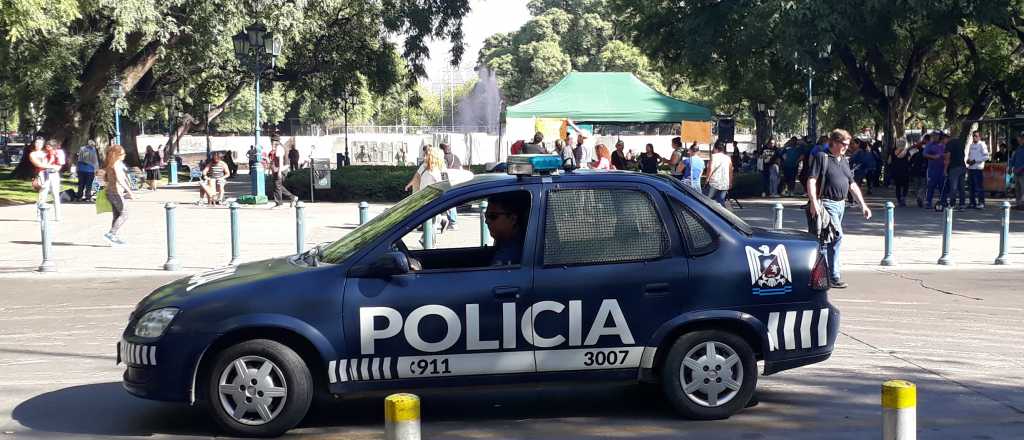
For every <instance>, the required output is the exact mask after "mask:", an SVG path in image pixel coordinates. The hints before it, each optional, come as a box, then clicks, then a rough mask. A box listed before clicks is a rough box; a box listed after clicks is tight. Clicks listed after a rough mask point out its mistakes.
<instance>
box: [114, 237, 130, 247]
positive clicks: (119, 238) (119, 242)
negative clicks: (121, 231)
mask: <svg viewBox="0 0 1024 440" xmlns="http://www.w3.org/2000/svg"><path fill="white" fill-rule="evenodd" d="M110 241H112V242H114V243H116V244H117V245H118V246H124V245H126V244H128V242H126V241H124V240H122V239H121V237H118V236H116V235H115V236H114V237H113V238H111V240H110Z"/></svg>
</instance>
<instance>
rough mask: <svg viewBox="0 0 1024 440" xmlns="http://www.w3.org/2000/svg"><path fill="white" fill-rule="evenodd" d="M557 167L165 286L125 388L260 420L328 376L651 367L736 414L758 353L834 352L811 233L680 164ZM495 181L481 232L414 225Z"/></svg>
mask: <svg viewBox="0 0 1024 440" xmlns="http://www.w3.org/2000/svg"><path fill="white" fill-rule="evenodd" d="M560 168H561V162H560V161H559V160H558V159H557V158H556V157H554V156H514V157H512V158H510V160H509V163H508V174H487V175H479V176H476V177H474V178H473V179H472V180H470V181H468V182H464V183H461V184H458V185H454V186H452V185H451V184H450V183H449V182H441V183H437V184H434V185H432V186H429V187H427V188H425V189H423V190H421V191H419V192H417V193H415V194H413V195H411V196H409V197H407V198H405V199H404V200H402V201H401V202H399V203H397V204H396V205H394V206H392V207H391V208H390V209H388V210H387V211H385V212H384V213H382V214H381V215H379V216H377V217H376V218H374V219H372V220H370V221H369V222H367V223H366V224H364V225H362V226H360V227H359V228H358V229H356V230H354V231H352V232H351V233H349V234H348V235H346V236H344V237H342V238H341V239H340V240H337V241H335V242H332V243H329V244H325V245H322V246H318V247H316V248H314V249H312V250H310V251H308V252H306V253H303V254H299V255H294V256H289V257H284V258H278V259H272V260H267V261H259V262H253V263H247V264H242V265H239V266H236V267H225V268H222V269H217V270H213V271H210V272H206V273H202V274H198V275H195V276H192V277H189V278H185V279H181V280H178V281H175V282H172V283H170V284H168V285H166V286H163V287H160V288H158V289H156V290H155V291H154V292H153V293H151V294H150V295H149V296H147V297H146V298H145V299H143V300H142V301H141V302H140V303H139V304H138V306H137V307H136V308H135V310H134V311H133V312H132V314H131V317H130V319H129V323H128V326H127V328H126V329H125V331H124V334H123V339H122V340H121V341H120V343H119V344H118V362H124V363H125V364H126V365H127V370H126V371H125V373H124V387H125V389H127V391H128V392H130V393H131V394H133V395H136V396H139V397H143V398H147V399H157V400H168V401H181V402H188V403H190V404H197V403H198V404H202V405H204V406H205V407H207V408H208V409H209V411H210V414H211V415H212V417H213V418H214V419H215V420H216V421H217V422H218V423H219V424H220V425H221V426H222V427H223V428H224V429H225V430H226V431H228V432H229V433H231V434H238V435H253V436H274V435H279V434H282V433H284V432H285V431H287V430H288V429H290V428H292V427H294V426H295V425H296V424H298V423H299V422H300V421H301V420H302V418H303V417H304V415H305V414H306V412H307V410H308V409H309V406H310V404H311V402H312V400H313V398H314V396H315V395H320V394H323V395H336V396H340V395H345V394H349V393H353V392H359V391H390V390H411V389H416V388H423V387H445V386H456V385H458V386H466V385H481V386H483V385H489V384H505V383H537V382H553V381H621V380H631V381H639V382H656V383H660V384H661V387H662V388H663V390H664V395H665V397H666V398H667V399H668V400H669V401H670V402H671V403H672V404H673V405H674V407H675V408H676V409H677V410H678V411H679V413H680V414H681V415H683V416H686V417H690V418H695V419H719V418H725V417H729V416H730V415H732V414H734V413H736V412H737V411H739V410H740V409H742V408H744V407H745V406H746V405H747V404H748V403H749V402H750V400H751V398H752V395H753V393H754V389H755V386H756V383H757V377H758V365H757V363H758V362H763V374H766V375H767V374H773V373H777V372H779V371H782V370H787V369H791V368H795V367H799V366H802V365H807V364H811V363H815V362H821V361H823V360H825V359H827V358H828V357H829V355H830V354H831V352H832V348H833V343H834V342H835V339H836V335H837V334H838V328H839V312H838V310H837V309H836V308H835V307H834V306H833V305H832V304H831V303H829V301H828V296H827V289H828V277H827V275H826V270H825V265H824V263H823V262H822V261H821V260H820V259H819V258H818V252H817V244H816V242H815V241H814V239H813V237H810V236H808V235H805V234H803V233H800V232H778V231H768V230H763V229H758V228H753V227H751V226H749V225H748V224H747V223H745V222H744V221H743V220H741V219H739V218H738V217H736V216H735V215H733V214H732V213H730V212H729V211H727V210H725V209H723V208H721V207H720V206H719V205H718V204H716V203H714V202H713V201H711V200H710V199H708V198H706V197H704V196H703V195H701V194H699V193H698V192H695V191H694V190H692V189H691V188H690V187H689V186H686V185H682V184H681V183H680V182H679V181H677V180H674V179H671V178H670V177H667V176H657V175H646V174H639V173H629V172H586V171H571V170H568V171H566V170H562V169H560ZM483 201H487V202H488V204H487V205H486V211H485V212H483V213H482V214H481V219H484V220H485V221H486V225H487V226H488V227H489V235H490V236H492V237H493V238H494V240H493V242H491V243H487V245H485V246H482V245H480V243H479V239H477V238H475V237H474V240H475V242H467V243H455V244H453V245H447V246H446V245H445V242H446V240H448V239H449V236H451V234H449V236H444V237H443V238H442V239H440V240H437V241H436V242H435V241H433V240H430V237H429V235H430V234H427V235H428V237H423V232H422V231H421V229H418V226H420V225H424V224H425V223H428V224H429V223H431V222H432V221H433V220H434V219H435V218H439V217H441V216H444V215H445V213H446V212H447V211H448V210H449V209H451V208H453V207H457V206H463V205H467V204H478V203H479V202H483ZM428 230H429V231H432V230H433V229H432V227H430V226H428ZM474 232H475V231H474ZM455 235H457V234H455ZM464 235H474V234H464ZM425 239H426V240H428V241H424V240H425ZM423 245H425V246H423ZM431 245H433V246H431Z"/></svg>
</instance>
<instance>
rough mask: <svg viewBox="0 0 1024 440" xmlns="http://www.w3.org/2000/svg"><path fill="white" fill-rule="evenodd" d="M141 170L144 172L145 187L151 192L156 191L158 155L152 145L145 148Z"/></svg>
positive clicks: (158, 178) (158, 172) (158, 176)
mask: <svg viewBox="0 0 1024 440" xmlns="http://www.w3.org/2000/svg"><path fill="white" fill-rule="evenodd" d="M142 168H143V169H145V170H146V185H148V186H149V189H150V190H151V191H156V185H157V182H159V181H160V153H159V152H157V151H156V150H154V149H153V146H152V145H147V146H146V157H145V158H144V159H143V160H142Z"/></svg>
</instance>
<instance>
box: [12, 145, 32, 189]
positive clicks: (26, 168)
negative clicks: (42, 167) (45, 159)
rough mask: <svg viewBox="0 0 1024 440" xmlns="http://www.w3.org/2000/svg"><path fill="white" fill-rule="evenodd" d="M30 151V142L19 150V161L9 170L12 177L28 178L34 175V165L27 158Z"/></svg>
mask: <svg viewBox="0 0 1024 440" xmlns="http://www.w3.org/2000/svg"><path fill="white" fill-rule="evenodd" d="M31 152H32V144H31V143H30V144H28V145H25V148H24V149H22V150H21V162H18V166H16V167H14V170H12V171H11V178H12V179H21V180H29V179H31V178H33V177H35V175H36V167H34V166H32V162H30V161H29V160H28V154H29V153H31Z"/></svg>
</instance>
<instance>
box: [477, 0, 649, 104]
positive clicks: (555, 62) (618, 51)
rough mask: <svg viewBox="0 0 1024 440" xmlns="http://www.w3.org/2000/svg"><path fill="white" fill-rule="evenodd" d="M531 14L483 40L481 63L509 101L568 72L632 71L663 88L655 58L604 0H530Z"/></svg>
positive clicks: (540, 88) (538, 89)
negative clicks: (629, 36)
mask: <svg viewBox="0 0 1024 440" xmlns="http://www.w3.org/2000/svg"><path fill="white" fill-rule="evenodd" d="M527 8H528V9H529V10H530V12H531V14H532V15H533V18H532V19H531V20H529V21H528V22H526V23H525V24H523V26H522V27H520V28H519V30H517V31H515V32H511V33H505V34H495V35H492V36H491V37H489V38H487V39H486V40H485V41H484V46H483V48H481V49H480V52H479V54H478V57H477V65H478V66H480V67H485V68H487V69H489V70H490V71H492V72H494V73H495V75H496V76H497V78H498V85H499V87H500V89H501V92H502V94H503V95H504V97H505V101H506V102H509V103H512V104H515V103H518V102H521V101H523V100H525V99H527V98H530V97H531V96H534V95H536V94H537V93H540V92H542V91H544V90H545V89H547V88H548V87H550V86H551V85H553V84H554V83H555V82H557V81H558V80H560V79H561V78H562V77H564V76H565V75H566V74H568V73H569V72H571V71H573V70H576V71H584V72H604V71H624V72H633V73H634V74H636V75H637V77H638V78H640V80H642V81H644V82H645V83H647V85H649V86H651V87H653V88H655V89H657V90H659V91H665V90H666V88H665V86H664V85H663V84H662V82H661V75H660V74H659V73H658V71H657V69H656V68H655V66H654V64H653V63H651V62H650V60H649V59H647V57H646V56H645V55H644V54H643V53H641V52H640V51H639V50H637V49H636V47H634V46H633V45H632V44H631V43H629V42H628V41H626V40H625V39H622V38H615V31H614V26H613V23H612V22H611V21H609V20H607V19H605V18H604V17H606V16H608V14H609V10H608V9H607V4H606V2H605V1H604V0H531V1H530V2H529V3H528V4H527Z"/></svg>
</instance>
